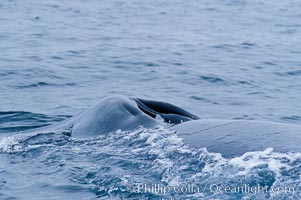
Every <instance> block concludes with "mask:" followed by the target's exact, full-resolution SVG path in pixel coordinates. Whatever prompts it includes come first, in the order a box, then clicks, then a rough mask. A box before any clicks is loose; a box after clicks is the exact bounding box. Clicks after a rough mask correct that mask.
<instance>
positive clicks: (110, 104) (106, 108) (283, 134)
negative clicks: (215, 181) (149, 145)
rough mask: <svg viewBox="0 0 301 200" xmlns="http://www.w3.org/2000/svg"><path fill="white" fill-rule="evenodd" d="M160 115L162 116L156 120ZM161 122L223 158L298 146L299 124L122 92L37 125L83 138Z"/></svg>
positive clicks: (292, 149)
mask: <svg viewBox="0 0 301 200" xmlns="http://www.w3.org/2000/svg"><path fill="white" fill-rule="evenodd" d="M160 119H161V120H160ZM159 124H160V125H164V126H166V127H167V128H169V129H171V130H173V131H175V134H177V135H178V136H179V137H181V138H183V140H184V141H185V142H186V143H188V144H189V145H190V146H191V147H195V148H200V147H206V148H207V150H208V151H210V152H216V153H221V154H222V155H223V156H224V157H226V158H231V157H235V156H240V155H242V154H244V153H246V152H250V151H262V150H265V149H266V148H269V147H272V148H273V149H274V151H277V152H301V144H300V143H301V142H300V141H301V126H299V125H292V124H285V123H275V122H265V121H255V120H218V119H200V118H199V117H198V116H196V115H194V114H192V113H190V112H188V111H186V110H184V109H182V108H180V107H177V106H175V105H172V104H169V103H165V102H159V101H152V100H145V99H139V98H133V97H126V96H112V97H107V98H105V99H103V100H102V101H101V102H99V103H98V104H97V105H96V106H94V107H92V108H90V109H88V110H86V111H84V112H82V113H80V114H78V115H76V116H74V117H72V118H69V119H67V120H65V121H63V122H61V123H59V124H56V125H52V126H49V127H47V128H42V129H37V130H36V132H41V131H42V130H43V131H49V130H65V129H66V130H71V131H70V133H71V136H72V137H77V138H87V137H93V136H97V135H104V134H108V133H110V132H113V131H116V130H118V129H121V130H124V131H130V130H134V129H136V128H138V127H139V126H143V127H145V128H152V127H155V126H157V125H159Z"/></svg>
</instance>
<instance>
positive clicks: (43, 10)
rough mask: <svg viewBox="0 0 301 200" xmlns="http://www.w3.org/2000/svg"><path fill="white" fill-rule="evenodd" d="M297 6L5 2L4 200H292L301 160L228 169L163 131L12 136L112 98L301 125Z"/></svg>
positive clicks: (289, 156)
mask: <svg viewBox="0 0 301 200" xmlns="http://www.w3.org/2000/svg"><path fill="white" fill-rule="evenodd" d="M300 8H301V2H300V1H298V0H286V1H281V0H271V1H264V0H189V1H187V0H173V1H171V0H145V1H139V0H102V1H99V0H89V1H84V0H72V1H67V0H52V1H50V0H43V1H38V0H22V1H21V0H1V1H0V199H1V200H8V199H10V200H11V199H14V200H15V199H22V200H23V199H25V200H27V199H31V200H42V199H43V200H44V199H45V200H57V199H64V200H69V199H70V200H73V199H108V198H110V199H300V198H301V178H300V177H301V154H300V153H276V152H273V150H272V149H266V150H265V151H261V152H249V153H246V154H245V155H243V156H241V157H236V158H232V159H226V158H223V157H222V156H221V155H220V154H216V153H212V152H208V151H207V150H206V149H205V148H200V149H194V148H191V147H189V146H188V145H187V144H185V143H184V142H183V141H182V140H181V138H179V137H177V136H176V135H175V134H174V133H173V132H171V131H169V130H167V129H164V128H163V127H161V128H160V127H158V128H155V129H143V128H140V129H138V130H135V131H132V132H123V131H117V132H114V133H110V134H109V135H108V136H106V137H104V136H99V137H96V138H91V139H86V140H79V139H75V138H72V137H68V136H65V135H63V134H57V133H47V134H35V135H32V136H30V137H16V136H15V135H16V132H20V131H24V130H29V129H33V128H37V127H42V126H47V125H50V124H55V123H58V122H60V121H63V120H64V119H67V118H68V117H70V116H73V115H75V114H77V113H79V112H81V111H83V110H85V109H87V108H88V107H90V106H93V105H95V104H96V103H97V102H99V101H100V100H101V99H102V98H104V97H107V96H110V95H119V94H122V95H128V96H135V97H142V98H147V99H153V100H162V101H166V102H170V103H173V104H176V105H178V106H180V107H183V108H185V109H187V110H189V111H191V112H193V113H194V114H196V115H198V116H200V117H201V118H203V119H206V118H217V119H250V120H253V119H255V120H263V121H275V122H283V123H291V124H298V125H301V9H300ZM18 135H21V136H22V134H20V133H18ZM227 186H229V187H231V188H230V189H235V188H237V187H244V188H246V189H247V188H249V190H240V191H234V190H232V191H231V192H227V191H228V190H227V191H226V187H227ZM142 187H143V188H144V189H145V190H144V189H141V188H142ZM252 187H253V189H250V188H252ZM256 187H267V191H264V192H262V191H261V192H256V190H255V189H256ZM160 188H161V189H160ZM254 188H255V189H254ZM277 188H278V190H276V189H277ZM284 188H286V189H287V188H290V189H291V190H290V191H287V190H285V191H284ZM292 188H293V189H292ZM168 189H170V190H168ZM274 189H275V190H274Z"/></svg>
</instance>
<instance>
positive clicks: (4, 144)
mask: <svg viewBox="0 0 301 200" xmlns="http://www.w3.org/2000/svg"><path fill="white" fill-rule="evenodd" d="M0 151H1V152H7V153H11V152H19V151H21V146H20V143H19V142H18V141H17V140H16V138H14V137H6V138H2V139H1V140H0Z"/></svg>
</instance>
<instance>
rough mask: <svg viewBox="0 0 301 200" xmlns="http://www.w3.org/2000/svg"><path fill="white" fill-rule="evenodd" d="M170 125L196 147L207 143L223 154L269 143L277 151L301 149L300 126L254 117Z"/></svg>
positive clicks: (230, 154)
mask: <svg viewBox="0 0 301 200" xmlns="http://www.w3.org/2000/svg"><path fill="white" fill-rule="evenodd" d="M171 129H173V130H175V131H176V133H177V135H178V136H179V137H181V138H183V139H184V141H185V142H187V143H188V144H189V145H190V146H192V147H195V148H200V147H206V148H207V149H208V151H210V152H216V153H221V154H222V155H223V156H224V157H234V156H240V155H242V154H244V153H246V152H250V151H259V150H260V151H261V150H265V149H266V148H269V147H272V148H273V149H274V150H275V151H278V152H301V142H300V141H301V126H298V125H292V124H284V123H276V122H264V121H253V120H213V119H212V120H195V121H189V122H185V123H182V124H179V125H176V126H173V127H172V128H171Z"/></svg>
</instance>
